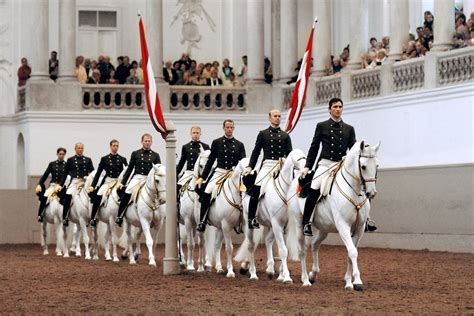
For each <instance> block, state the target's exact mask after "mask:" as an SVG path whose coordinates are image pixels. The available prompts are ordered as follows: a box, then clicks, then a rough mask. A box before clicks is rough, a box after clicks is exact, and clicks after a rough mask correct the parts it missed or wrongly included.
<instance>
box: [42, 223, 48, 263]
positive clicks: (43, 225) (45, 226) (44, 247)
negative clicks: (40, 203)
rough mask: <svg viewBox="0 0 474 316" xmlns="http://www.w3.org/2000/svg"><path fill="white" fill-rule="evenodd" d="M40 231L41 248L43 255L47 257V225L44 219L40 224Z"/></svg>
mask: <svg viewBox="0 0 474 316" xmlns="http://www.w3.org/2000/svg"><path fill="white" fill-rule="evenodd" d="M41 226H42V229H43V235H42V240H41V246H43V255H44V256H47V255H48V253H49V252H48V240H47V238H48V223H47V221H46V218H43V223H41Z"/></svg>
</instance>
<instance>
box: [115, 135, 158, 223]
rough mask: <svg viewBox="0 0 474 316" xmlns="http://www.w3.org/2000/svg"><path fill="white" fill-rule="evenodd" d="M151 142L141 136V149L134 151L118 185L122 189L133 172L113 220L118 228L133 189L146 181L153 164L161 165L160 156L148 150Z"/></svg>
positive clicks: (148, 136) (145, 136)
mask: <svg viewBox="0 0 474 316" xmlns="http://www.w3.org/2000/svg"><path fill="white" fill-rule="evenodd" d="M152 142H153V139H152V137H151V135H150V134H148V133H145V134H143V135H142V146H143V147H142V148H141V149H139V150H136V151H134V152H133V153H132V155H131V156H130V164H129V165H128V168H127V171H125V174H124V176H123V178H122V183H120V184H119V185H118V189H121V188H122V187H124V186H125V185H126V184H127V180H128V178H129V177H130V175H131V174H132V170H134V173H133V176H132V179H131V180H130V183H129V184H128V186H127V188H126V189H125V192H124V194H123V195H122V198H121V200H120V206H119V210H118V216H117V218H116V219H115V223H116V224H117V225H119V226H122V223H123V217H124V216H125V212H126V211H127V206H128V202H130V198H131V197H132V192H133V191H134V189H135V187H137V186H138V187H140V186H141V185H142V184H143V183H144V182H145V181H146V177H147V176H148V173H149V172H150V170H151V168H153V165H154V164H158V163H161V160H160V155H159V154H158V153H157V152H154V151H153V150H151V149H150V148H151V144H152Z"/></svg>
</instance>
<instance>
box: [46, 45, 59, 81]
mask: <svg viewBox="0 0 474 316" xmlns="http://www.w3.org/2000/svg"><path fill="white" fill-rule="evenodd" d="M48 63H49V77H50V78H51V79H52V80H54V81H56V79H58V71H59V60H58V53H57V52H56V51H54V50H53V51H52V52H51V55H50V58H49V61H48Z"/></svg>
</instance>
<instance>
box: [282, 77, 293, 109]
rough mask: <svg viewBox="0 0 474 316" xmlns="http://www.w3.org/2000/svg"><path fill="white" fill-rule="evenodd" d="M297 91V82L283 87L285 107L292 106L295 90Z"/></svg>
mask: <svg viewBox="0 0 474 316" xmlns="http://www.w3.org/2000/svg"><path fill="white" fill-rule="evenodd" d="M294 91H295V84H294V83H292V84H290V85H283V86H282V88H281V93H282V94H283V105H282V107H283V108H284V109H288V108H289V106H290V102H291V98H292V97H293V92H294Z"/></svg>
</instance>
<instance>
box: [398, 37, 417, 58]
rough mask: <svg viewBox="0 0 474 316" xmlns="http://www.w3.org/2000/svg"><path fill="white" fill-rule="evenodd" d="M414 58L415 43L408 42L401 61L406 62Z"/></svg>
mask: <svg viewBox="0 0 474 316" xmlns="http://www.w3.org/2000/svg"><path fill="white" fill-rule="evenodd" d="M414 57H416V49H415V41H409V42H408V44H407V47H406V49H405V51H404V52H403V54H402V58H401V59H402V60H407V59H411V58H414Z"/></svg>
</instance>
